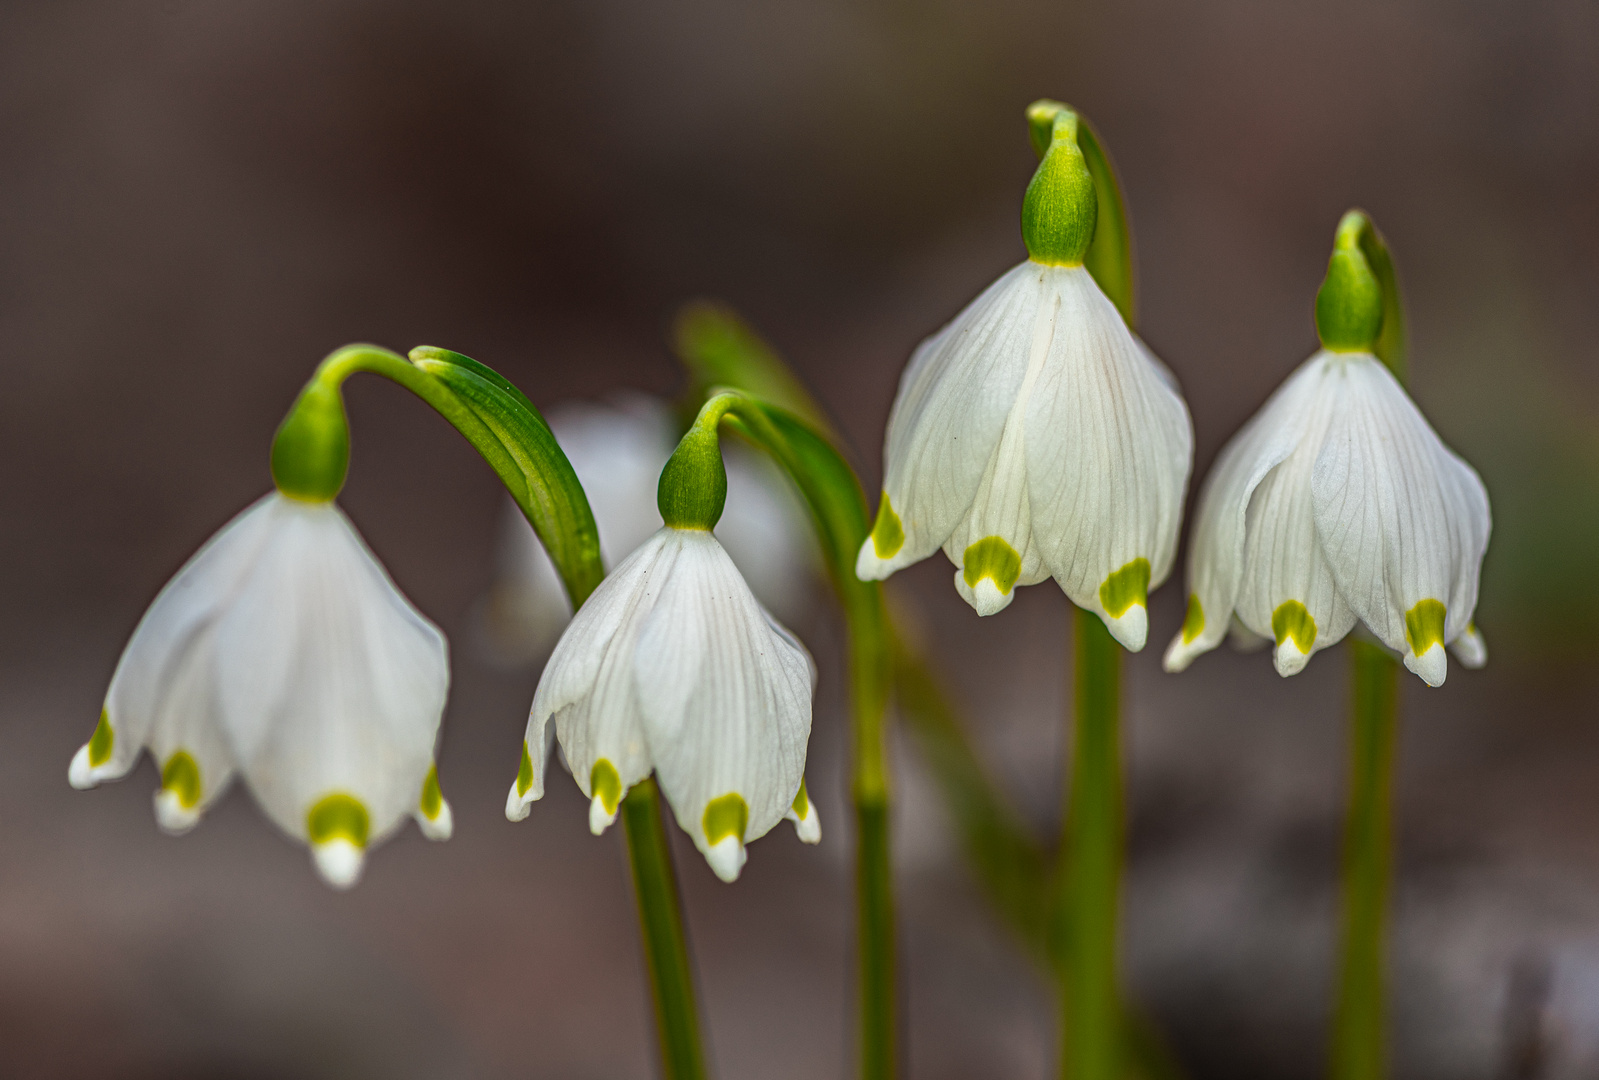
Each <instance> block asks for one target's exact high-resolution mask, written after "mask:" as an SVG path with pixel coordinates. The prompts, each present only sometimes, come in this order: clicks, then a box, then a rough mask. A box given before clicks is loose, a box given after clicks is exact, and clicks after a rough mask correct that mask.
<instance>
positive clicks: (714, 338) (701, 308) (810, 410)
mask: <svg viewBox="0 0 1599 1080" xmlns="http://www.w3.org/2000/svg"><path fill="white" fill-rule="evenodd" d="M672 347H673V350H674V351H675V352H676V353H677V357H678V359H679V360H680V361H682V364H683V367H684V368H685V369H686V370H687V371H688V374H689V379H690V381H691V382H692V383H693V389H694V391H695V395H696V398H697V400H696V401H695V403H694V404H695V405H696V406H698V405H699V404H700V403H701V402H703V401H704V400H705V399H706V398H708V397H709V396H710V391H711V389H712V388H713V387H718V386H727V387H732V388H733V389H735V390H742V391H744V392H745V393H747V394H750V395H753V396H754V397H756V398H758V399H760V400H761V401H764V402H766V403H767V404H769V405H776V406H777V407H778V408H781V409H786V410H787V411H789V412H791V413H793V414H794V415H795V416H798V417H799V418H800V419H802V420H804V421H805V422H806V423H807V424H809V425H810V426H811V427H812V428H814V429H816V430H817V431H820V432H823V433H824V434H827V435H829V436H831V435H832V433H833V431H832V427H831V426H830V425H829V424H828V421H827V415H826V414H825V413H824V412H823V411H822V409H821V407H820V406H819V405H817V403H816V399H815V398H813V397H812V396H811V395H810V392H809V391H807V390H806V389H805V385H804V383H802V382H800V380H799V378H798V377H797V376H796V375H795V374H794V373H793V372H792V371H790V370H789V368H788V365H787V364H785V363H783V361H782V359H781V358H780V357H779V356H778V355H777V353H776V352H774V351H773V350H772V348H771V346H769V345H767V343H766V342H765V341H763V340H761V337H760V335H759V334H757V333H756V332H755V331H754V330H753V329H752V328H751V327H750V325H749V324H748V323H746V322H745V321H744V320H743V319H741V318H739V315H738V313H737V312H736V311H734V310H733V309H732V308H730V307H728V306H726V305H725V304H719V303H716V302H715V301H711V300H696V301H693V302H692V303H688V304H684V305H683V307H682V308H681V309H679V311H678V313H677V321H676V323H675V324H674V325H673V327H672Z"/></svg>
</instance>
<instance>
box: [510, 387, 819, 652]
mask: <svg viewBox="0 0 1599 1080" xmlns="http://www.w3.org/2000/svg"><path fill="white" fill-rule="evenodd" d="M547 419H548V421H549V425H550V430H551V431H553V432H554V433H555V438H556V441H558V442H559V443H560V444H561V449H562V450H563V451H564V452H565V453H566V457H567V460H569V461H570V462H571V463H572V469H573V471H574V472H576V473H577V478H578V481H579V482H580V483H582V485H583V490H584V492H585V493H586V494H587V495H588V500H589V506H590V508H591V509H592V510H593V512H594V522H595V524H596V525H597V526H598V527H599V534H600V553H601V555H602V557H603V558H604V559H605V564H606V565H607V566H615V565H616V564H617V562H618V561H619V560H621V559H622V558H623V557H624V556H626V555H627V554H628V553H629V552H631V551H633V550H634V549H635V548H637V547H638V546H639V545H640V544H642V543H643V542H644V541H645V540H647V539H649V537H650V536H651V535H652V534H653V533H654V532H655V531H656V530H657V529H659V528H660V527H661V515H660V513H659V511H658V509H657V508H656V505H655V484H656V478H657V477H658V476H659V475H660V472H661V467H662V466H663V465H665V464H666V459H667V458H668V457H670V456H671V454H672V450H673V448H674V447H675V446H676V445H677V437H678V432H677V425H676V424H675V423H674V421H673V418H672V413H671V410H670V409H669V408H668V407H667V405H666V403H665V402H662V401H660V400H658V399H656V398H652V397H647V396H645V395H642V394H634V395H627V396H624V397H620V398H618V399H616V400H615V401H614V402H612V403H608V404H604V405H596V404H587V403H584V404H568V405H564V406H559V407H557V408H554V409H551V410H550V412H549V413H548V416H547ZM726 458H727V489H728V495H729V500H728V506H727V510H726V512H725V513H724V514H723V515H722V518H721V520H720V521H719V522H718V523H717V526H716V534H717V538H718V539H719V540H720V541H721V543H722V546H723V547H724V548H725V549H726V550H727V553H728V555H729V556H731V557H732V559H733V562H734V564H735V565H737V566H738V568H739V571H740V572H741V573H742V574H743V575H744V577H745V580H747V581H748V582H749V585H750V588H751V589H752V590H754V592H755V596H756V598H757V599H759V600H760V601H761V603H762V604H763V605H765V606H766V607H767V608H768V609H770V610H771V611H773V612H775V613H776V614H777V615H778V616H779V617H781V618H783V619H794V618H797V617H798V616H800V615H801V614H802V613H803V610H804V606H805V600H806V597H807V595H808V589H809V577H810V573H809V572H810V568H811V566H812V564H813V562H814V554H813V552H812V550H811V549H810V547H809V541H808V539H807V538H808V535H809V533H808V529H807V525H806V521H805V513H804V510H803V508H802V507H801V506H800V505H799V503H798V501H797V500H796V499H795V497H794V494H793V491H792V489H791V488H790V487H789V485H788V483H787V482H786V481H785V480H784V479H783V477H782V476H781V475H780V474H779V473H778V472H777V470H776V469H775V468H774V467H773V466H772V465H771V463H770V462H768V461H766V460H765V459H763V458H760V457H756V456H754V455H752V454H750V453H749V452H747V451H745V450H744V448H742V447H738V446H730V447H728V449H727V454H726ZM571 617H572V605H571V603H570V601H569V600H568V599H567V596H566V591H565V590H564V589H563V588H562V586H561V579H560V577H559V576H558V575H557V574H556V572H555V565H554V564H553V563H551V562H550V556H549V553H548V552H546V551H545V550H544V545H543V544H541V543H540V542H539V539H538V537H537V536H536V535H535V534H534V532H533V528H532V526H530V525H529V524H528V522H527V518H526V517H525V516H524V515H523V514H522V512H521V510H519V509H518V508H517V507H516V505H515V504H514V503H507V505H506V510H505V524H504V528H503V533H502V539H501V543H500V554H499V573H498V575H497V577H496V580H495V582H494V585H493V587H492V588H491V590H490V592H489V596H488V599H487V603H486V605H485V609H484V620H483V625H484V628H485V629H486V630H487V632H488V641H487V644H488V646H489V648H490V649H491V651H492V653H493V654H494V655H495V656H496V657H499V658H502V659H504V660H505V661H507V662H515V663H521V662H524V661H527V660H531V659H534V658H536V657H538V656H540V655H542V654H544V653H546V652H547V651H548V650H549V648H550V647H551V646H552V645H553V644H554V643H555V640H556V638H557V637H559V636H560V633H561V631H562V629H564V628H565V626H566V624H567V622H568V620H570V619H571Z"/></svg>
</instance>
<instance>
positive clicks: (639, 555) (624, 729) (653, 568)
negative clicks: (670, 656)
mask: <svg viewBox="0 0 1599 1080" xmlns="http://www.w3.org/2000/svg"><path fill="white" fill-rule="evenodd" d="M683 535H684V534H683V533H682V532H681V530H677V529H665V528H663V529H661V530H659V531H658V532H656V533H655V535H654V536H652V537H650V538H649V539H648V540H646V541H645V542H644V543H643V544H642V545H641V546H640V547H639V549H638V550H637V551H635V552H633V554H632V555H630V556H628V557H627V558H626V559H625V560H623V562H622V565H620V566H618V567H617V568H616V569H615V570H613V571H612V572H611V574H610V576H609V577H607V578H606V579H605V580H604V581H602V582H600V586H599V588H597V589H595V590H594V594H593V595H592V596H590V597H589V598H588V600H587V601H585V602H584V604H583V607H582V608H580V609H579V610H578V613H577V615H576V616H575V617H574V618H573V619H572V623H571V625H570V626H568V627H567V628H566V633H564V634H562V635H561V640H560V642H559V643H558V644H557V645H556V646H555V652H554V653H552V654H551V656H550V660H549V663H547V664H546V665H545V666H544V674H543V675H542V676H541V677H540V678H539V687H538V690H537V691H536V692H535V693H534V695H533V708H532V710H531V711H530V712H529V714H528V726H527V736H526V744H525V745H526V746H528V747H538V746H542V745H545V740H546V739H547V737H548V736H547V734H546V726H547V725H548V724H549V723H550V722H551V721H552V720H553V721H554V724H555V727H556V731H557V734H558V737H559V738H560V742H561V748H562V750H563V751H564V752H565V754H566V760H567V762H568V764H569V766H570V768H571V770H572V776H573V778H574V779H576V780H577V785H578V787H579V788H581V789H582V791H583V794H584V795H585V796H587V797H588V798H590V799H592V798H594V796H595V794H596V793H595V791H594V788H593V779H594V776H595V769H596V766H599V765H600V763H601V762H605V763H607V764H606V766H602V767H601V769H602V773H603V770H604V768H607V767H608V768H609V769H612V770H615V776H616V780H617V782H618V783H619V790H612V791H610V792H609V797H610V798H611V799H612V802H611V805H610V806H609V807H608V808H607V814H608V815H609V819H608V820H605V821H604V824H605V825H609V824H610V821H612V820H615V813H616V809H617V806H619V805H620V800H621V796H622V795H623V794H624V793H625V792H626V791H627V789H628V788H630V787H632V786H633V785H634V784H636V783H638V782H639V781H640V780H643V779H644V778H645V777H646V776H648V775H649V774H650V770H651V769H652V768H653V765H654V763H653V762H652V760H651V758H650V754H649V746H648V744H647V742H646V740H645V738H644V731H643V728H642V727H641V725H640V719H639V707H638V698H637V694H635V692H634V688H633V652H634V647H635V643H636V641H637V638H638V632H639V627H640V626H641V625H642V621H643V620H644V619H645V618H646V617H647V616H648V615H649V613H650V611H651V610H652V609H653V608H654V607H655V604H656V602H657V600H658V598H659V596H660V592H661V587H662V581H663V580H664V579H665V578H666V577H668V576H669V575H670V574H671V572H672V567H673V565H674V564H675V563H676V562H677V560H678V558H679V556H680V549H681V537H682V536H683ZM703 535H705V536H706V537H707V538H708V537H709V535H710V534H709V533H706V534H703ZM712 542H713V543H714V541H712ZM537 756H538V757H539V758H542V757H543V755H537ZM533 773H534V775H533V784H532V786H531V787H530V788H529V790H528V791H527V792H526V794H525V795H524V796H523V797H524V798H525V799H526V800H528V801H531V800H532V799H534V798H537V797H538V795H541V794H542V793H543V791H544V762H543V760H536V761H534V762H533ZM516 796H517V790H516V789H515V788H513V789H512V797H513V799H514V798H515V797H516ZM524 805H525V804H524ZM508 813H509V809H508ZM596 820H597V819H595V818H592V817H591V819H590V824H591V826H592V825H593V824H594V823H595V821H596Z"/></svg>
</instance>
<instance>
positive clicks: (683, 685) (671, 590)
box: [633, 532, 815, 879]
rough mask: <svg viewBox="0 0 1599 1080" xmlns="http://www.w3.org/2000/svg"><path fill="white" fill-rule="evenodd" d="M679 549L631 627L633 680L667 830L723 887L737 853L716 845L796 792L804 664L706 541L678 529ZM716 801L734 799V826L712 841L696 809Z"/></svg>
mask: <svg viewBox="0 0 1599 1080" xmlns="http://www.w3.org/2000/svg"><path fill="white" fill-rule="evenodd" d="M680 543H681V547H682V554H681V556H680V557H679V559H678V561H677V563H676V565H675V566H673V568H672V571H671V573H670V575H669V576H668V577H667V579H666V581H665V582H664V583H663V584H662V586H661V594H660V599H659V600H658V601H657V603H656V605H655V608H654V610H653V611H651V612H650V614H649V616H648V618H647V619H646V620H645V622H644V624H643V626H642V628H641V630H640V633H639V639H638V649H637V652H636V654H635V655H634V658H633V671H634V677H635V679H636V683H637V687H638V696H639V703H640V707H641V711H642V714H643V719H644V730H645V733H646V735H647V737H648V740H649V746H650V752H651V754H652V755H653V756H654V759H655V771H656V775H657V777H658V778H659V780H660V784H661V788H662V790H663V791H664V792H665V794H666V798H667V801H668V802H669V803H671V805H672V809H673V812H674V813H675V815H676V817H677V820H678V824H679V825H681V826H682V828H683V830H684V831H685V832H687V833H688V834H689V835H690V836H691V837H693V839H694V843H695V844H696V845H697V846H698V847H699V849H700V851H701V852H703V853H704V854H705V855H706V857H707V858H708V859H712V861H713V866H714V867H716V869H717V872H718V874H720V875H721V876H723V878H724V879H727V878H728V875H727V873H725V872H724V871H726V870H728V869H729V868H732V869H731V872H733V873H736V870H737V866H736V865H735V861H736V863H737V864H738V865H742V855H741V853H740V856H739V858H738V859H737V860H734V857H733V855H732V854H731V853H730V850H731V849H729V848H727V847H726V841H727V840H737V841H739V842H740V844H743V843H749V842H750V841H752V840H754V839H756V838H757V837H760V836H763V835H764V834H765V833H766V832H767V831H768V830H770V829H771V828H772V826H773V825H776V824H777V823H778V822H779V821H781V820H782V819H783V817H784V816H785V815H786V814H787V812H788V811H789V810H790V808H791V806H792V804H793V800H794V794H795V792H797V791H798V790H799V786H800V782H801V780H802V779H803V777H804V771H805V751H806V743H807V741H808V740H809V738H810V727H811V693H812V689H813V687H814V679H815V667H814V665H812V663H811V659H810V655H809V654H808V653H807V652H806V651H805V649H804V648H803V647H802V646H801V645H800V644H799V642H798V641H796V640H795V639H794V637H793V636H792V635H791V634H789V633H788V632H787V631H786V630H784V629H783V628H782V627H781V626H779V625H778V624H777V623H776V622H775V621H773V620H772V619H771V617H770V616H769V615H767V614H766V612H765V611H763V610H762V609H761V607H760V605H759V604H758V603H757V602H756V600H755V597H754V596H753V595H752V594H751V593H750V591H749V587H748V586H746V585H745V584H744V580H743V578H742V577H740V576H739V573H738V570H737V568H736V567H734V566H733V563H732V560H731V559H729V558H728V557H727V554H726V552H724V551H723V550H722V549H721V546H720V545H719V544H717V543H716V541H715V539H714V538H713V537H712V536H711V535H710V534H708V533H693V532H685V533H683V534H682V536H681V540H680ZM726 799H742V800H743V803H744V807H745V811H746V816H745V821H744V827H743V829H742V832H741V833H739V832H735V833H734V834H733V835H732V836H730V837H725V838H724V837H723V836H720V835H718V836H716V837H715V838H712V837H711V836H709V835H707V823H706V820H707V810H708V808H709V807H710V806H711V804H712V803H713V802H718V801H719V800H726ZM719 805H721V804H720V803H719ZM713 849H715V850H714V851H713ZM718 852H720V854H718ZM718 859H720V860H722V862H721V863H717V862H716V860H718Z"/></svg>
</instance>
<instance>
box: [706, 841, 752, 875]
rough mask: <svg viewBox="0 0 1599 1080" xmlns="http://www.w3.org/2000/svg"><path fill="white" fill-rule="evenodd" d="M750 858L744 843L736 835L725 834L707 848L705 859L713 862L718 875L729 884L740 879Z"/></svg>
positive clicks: (714, 870)
mask: <svg viewBox="0 0 1599 1080" xmlns="http://www.w3.org/2000/svg"><path fill="white" fill-rule="evenodd" d="M748 859H749V855H748V854H747V853H746V852H745V851H744V845H743V844H741V843H739V841H738V838H737V837H735V836H724V837H722V839H720V840H718V841H717V842H716V843H714V844H710V845H708V846H707V847H706V848H705V861H706V862H708V863H710V864H711V870H712V871H713V872H714V873H715V874H716V876H717V877H719V878H721V879H722V880H723V881H725V882H727V883H728V884H729V885H731V884H733V882H735V881H737V880H738V875H739V872H740V871H741V870H743V869H744V863H745V862H746V861H747V860H748Z"/></svg>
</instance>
